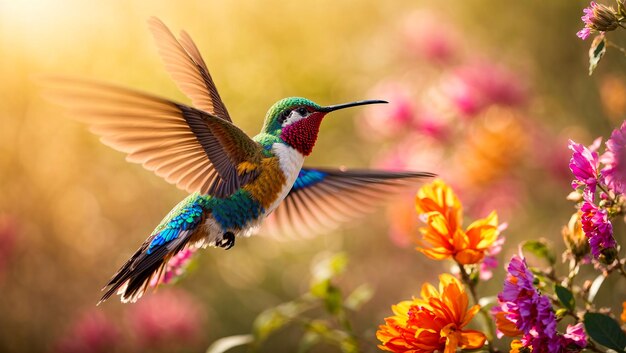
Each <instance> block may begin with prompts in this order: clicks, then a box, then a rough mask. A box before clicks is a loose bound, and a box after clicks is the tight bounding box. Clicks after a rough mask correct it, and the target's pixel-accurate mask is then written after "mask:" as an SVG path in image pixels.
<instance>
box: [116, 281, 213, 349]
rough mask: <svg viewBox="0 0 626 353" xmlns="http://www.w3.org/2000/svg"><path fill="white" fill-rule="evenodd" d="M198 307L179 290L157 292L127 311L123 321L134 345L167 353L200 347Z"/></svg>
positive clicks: (201, 320) (199, 311)
mask: <svg viewBox="0 0 626 353" xmlns="http://www.w3.org/2000/svg"><path fill="white" fill-rule="evenodd" d="M203 313H204V310H203V308H202V305H201V304H200V303H199V302H198V301H197V300H196V299H195V298H193V297H191V296H190V295H189V294H187V293H186V292H184V291H182V290H172V289H167V290H160V291H159V292H157V293H154V294H153V295H150V296H148V297H147V298H143V299H142V300H141V301H139V302H138V303H137V304H135V305H133V306H131V307H129V308H128V311H127V319H128V322H129V326H130V327H131V329H132V331H133V333H134V334H135V336H136V338H137V340H138V343H139V344H140V345H141V346H142V347H143V348H144V349H145V350H146V351H147V350H149V348H155V347H163V346H167V347H168V348H170V349H169V350H170V351H175V350H180V348H181V345H182V346H183V347H187V348H189V347H192V346H195V345H196V344H198V343H200V340H201V338H202V333H203V332H204V328H203V326H204V321H205V320H204V319H205V317H204V314H203Z"/></svg>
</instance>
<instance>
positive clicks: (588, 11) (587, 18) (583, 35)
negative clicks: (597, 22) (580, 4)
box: [576, 1, 597, 40]
mask: <svg viewBox="0 0 626 353" xmlns="http://www.w3.org/2000/svg"><path fill="white" fill-rule="evenodd" d="M596 6H597V4H596V3H595V2H594V1H592V2H591V3H590V4H589V7H585V8H584V9H583V17H581V18H580V19H581V20H583V23H584V24H585V27H583V29H581V30H580V31H578V32H577V33H576V36H578V38H580V39H582V40H585V39H587V37H589V35H590V34H591V29H592V27H593V21H592V19H593V17H594V15H593V9H594V8H595V7H596Z"/></svg>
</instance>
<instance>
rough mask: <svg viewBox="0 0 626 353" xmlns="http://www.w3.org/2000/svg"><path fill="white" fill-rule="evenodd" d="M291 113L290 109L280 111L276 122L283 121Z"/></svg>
mask: <svg viewBox="0 0 626 353" xmlns="http://www.w3.org/2000/svg"><path fill="white" fill-rule="evenodd" d="M290 114H291V110H285V111H284V112H282V113H281V114H280V116H279V117H278V123H279V124H282V123H284V122H285V120H287V118H288V117H289V115H290Z"/></svg>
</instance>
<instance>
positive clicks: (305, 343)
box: [298, 331, 321, 353]
mask: <svg viewBox="0 0 626 353" xmlns="http://www.w3.org/2000/svg"><path fill="white" fill-rule="evenodd" d="M320 340H321V337H320V335H319V334H318V333H317V332H314V331H307V332H305V333H304V336H302V339H301V340H300V344H299V345H298V353H307V352H309V351H311V349H312V348H313V347H314V346H315V345H317V344H318V343H319V342H320Z"/></svg>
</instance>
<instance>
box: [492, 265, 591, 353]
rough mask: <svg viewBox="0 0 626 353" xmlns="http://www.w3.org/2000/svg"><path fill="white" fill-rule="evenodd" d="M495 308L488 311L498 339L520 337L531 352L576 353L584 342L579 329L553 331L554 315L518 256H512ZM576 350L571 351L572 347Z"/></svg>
mask: <svg viewBox="0 0 626 353" xmlns="http://www.w3.org/2000/svg"><path fill="white" fill-rule="evenodd" d="M507 271H508V274H507V277H506V279H505V282H504V288H503V289H502V292H500V293H499V294H498V305H496V306H495V307H494V308H493V310H492V312H493V314H494V316H495V318H496V325H497V326H498V337H502V336H503V335H507V336H512V337H516V336H518V335H522V339H521V342H522V344H523V345H524V346H525V347H531V346H532V351H533V353H544V352H545V353H559V352H572V351H580V350H582V349H583V348H584V345H583V343H586V342H585V340H584V338H582V339H581V337H580V336H579V331H578V329H579V327H573V328H571V329H570V328H568V331H567V333H566V334H565V335H560V334H559V333H558V332H557V330H556V326H557V322H556V316H555V314H554V311H553V309H552V304H551V302H550V298H548V297H547V296H544V295H541V294H540V293H539V292H538V291H537V289H535V287H534V285H533V282H534V279H535V278H534V276H533V274H532V272H530V270H529V269H528V266H527V265H526V261H525V260H524V258H523V257H521V256H513V258H512V259H511V262H510V263H509V265H508V267H507ZM573 346H575V347H578V349H574V350H572V347H573Z"/></svg>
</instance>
